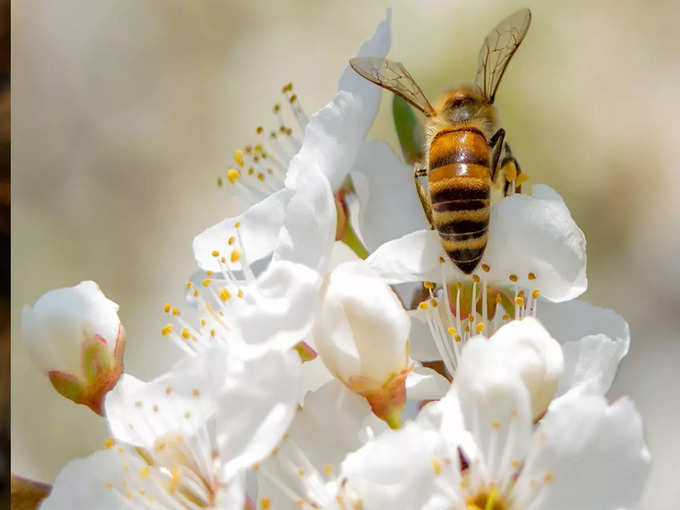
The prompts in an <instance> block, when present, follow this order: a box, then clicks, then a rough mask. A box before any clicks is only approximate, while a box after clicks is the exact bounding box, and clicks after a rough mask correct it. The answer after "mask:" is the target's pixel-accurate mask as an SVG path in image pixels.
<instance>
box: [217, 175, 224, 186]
mask: <svg viewBox="0 0 680 510" xmlns="http://www.w3.org/2000/svg"><path fill="white" fill-rule="evenodd" d="M222 184H224V183H223V182H222V177H218V178H217V187H218V188H221V187H222Z"/></svg>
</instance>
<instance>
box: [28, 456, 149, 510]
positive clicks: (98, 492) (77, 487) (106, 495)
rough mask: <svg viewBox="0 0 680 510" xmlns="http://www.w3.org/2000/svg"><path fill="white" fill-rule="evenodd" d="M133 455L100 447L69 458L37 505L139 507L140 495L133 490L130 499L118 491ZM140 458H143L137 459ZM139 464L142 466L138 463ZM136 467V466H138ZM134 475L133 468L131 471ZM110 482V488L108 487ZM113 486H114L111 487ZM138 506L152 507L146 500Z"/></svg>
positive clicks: (51, 509)
mask: <svg viewBox="0 0 680 510" xmlns="http://www.w3.org/2000/svg"><path fill="white" fill-rule="evenodd" d="M131 460H133V458H132V456H130V455H127V454H120V453H118V452H117V451H115V450H103V451H99V452H97V453H94V454H92V455H90V456H89V457H86V458H84V459H78V460H74V461H71V462H69V463H68V464H66V466H64V468H63V469H62V470H61V472H60V473H59V475H58V476H57V479H56V480H55V482H54V485H53V487H52V491H51V492H50V495H49V496H48V497H47V499H45V500H44V501H43V502H42V504H41V505H40V508H41V509H42V510H71V509H73V508H91V509H92V510H118V509H137V508H140V500H142V499H143V498H142V497H141V496H140V495H139V494H138V493H137V492H136V491H135V492H134V493H132V492H131V491H130V495H131V496H132V497H131V498H130V499H128V498H126V497H125V495H124V494H125V493H126V492H127V491H126V490H125V489H123V490H122V491H121V487H120V482H121V480H125V479H127V478H128V477H129V476H130V473H129V472H126V471H125V469H124V465H125V464H126V463H128V469H130V467H132V468H133V469H134V468H135V467H136V466H134V465H133V466H129V463H130V461H131ZM138 460H139V462H140V463H141V462H143V461H142V460H141V459H138ZM140 467H141V466H140ZM137 469H139V468H137ZM134 474H135V475H136V472H135V473H134ZM107 483H110V484H112V488H109V487H107V485H106V484H107ZM114 486H115V489H114V488H113V487H114ZM141 508H154V506H152V505H150V504H148V505H143V506H141Z"/></svg>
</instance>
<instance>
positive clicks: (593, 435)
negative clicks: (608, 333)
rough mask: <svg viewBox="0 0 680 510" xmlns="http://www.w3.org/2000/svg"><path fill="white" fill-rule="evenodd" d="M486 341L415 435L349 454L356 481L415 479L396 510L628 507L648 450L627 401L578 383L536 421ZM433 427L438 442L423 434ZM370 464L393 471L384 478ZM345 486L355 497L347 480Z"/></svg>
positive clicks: (521, 383)
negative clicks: (405, 455) (611, 400)
mask: <svg viewBox="0 0 680 510" xmlns="http://www.w3.org/2000/svg"><path fill="white" fill-rule="evenodd" d="M493 345H494V341H493V340H490V341H489V340H486V339H484V338H481V337H478V338H474V339H472V340H471V341H470V343H469V344H468V345H467V346H466V348H465V349H464V351H463V357H462V361H461V369H460V370H459V373H458V377H457V379H456V382H455V385H454V386H452V388H451V390H450V392H449V394H448V395H447V396H446V398H444V399H443V400H442V401H440V402H439V403H436V404H430V405H428V406H426V407H425V409H423V411H422V412H421V416H419V418H418V421H417V422H416V423H414V424H413V425H412V427H413V428H419V429H420V433H419V434H411V436H410V437H408V436H407V434H406V432H405V431H397V432H395V433H393V437H392V438H391V439H390V441H391V443H392V444H391V445H390V447H386V448H383V449H382V450H380V451H378V450H376V449H373V450H368V447H369V445H366V446H365V447H364V448H362V450H366V451H367V452H369V453H370V454H364V453H363V452H362V450H360V451H359V452H357V454H353V455H357V456H358V457H359V458H360V459H361V462H355V463H354V464H353V466H354V478H356V477H357V476H358V474H360V475H362V476H363V477H364V478H366V479H368V481H369V482H372V483H381V482H382V483H383V484H385V481H386V480H392V481H393V484H394V485H397V484H398V485H397V487H399V488H404V487H413V486H415V484H416V481H417V484H418V485H419V486H422V487H424V488H425V490H423V491H414V492H415V493H416V494H417V495H418V496H420V498H419V499H417V500H415V501H413V500H412V501H410V502H409V505H407V506H400V508H414V509H416V508H418V509H420V508H422V509H429V510H434V509H456V510H457V509H460V510H473V509H474V510H489V509H493V510H499V509H516V508H517V509H527V508H531V509H532V510H542V509H545V510H560V509H564V510H568V509H574V508H579V509H592V510H608V509H610V510H615V509H617V508H620V507H628V506H630V505H633V504H635V502H636V501H637V499H638V498H639V496H640V493H641V490H642V487H643V484H644V480H645V478H646V476H647V473H648V470H649V452H648V451H647V448H646V446H645V444H644V440H643V433H642V425H641V422H640V418H639V416H638V414H637V412H636V411H635V409H634V407H633V405H632V403H631V402H630V401H629V400H627V399H621V400H619V401H618V402H616V403H615V404H613V405H611V406H609V405H607V402H606V401H605V399H604V398H603V397H602V396H601V395H600V393H599V389H597V388H594V387H593V386H592V385H590V384H583V385H580V386H579V387H577V388H574V389H572V390H570V391H569V392H568V393H567V394H565V395H564V396H563V397H561V398H560V399H558V400H555V401H553V403H552V404H551V405H550V408H549V409H548V412H547V413H546V415H545V416H544V418H543V419H542V420H541V421H540V422H539V423H538V425H536V426H534V425H533V418H532V412H531V394H530V392H529V391H528V388H527V384H526V381H525V380H523V378H522V377H521V375H520V374H518V373H516V371H515V370H514V367H513V366H512V363H506V362H505V361H504V359H503V357H502V356H496V355H490V356H480V355H479V354H480V351H479V349H481V351H486V354H489V352H488V350H489V349H493ZM474 351H478V352H474ZM468 353H470V354H468ZM431 431H435V432H437V433H438V434H440V441H439V442H438V441H436V440H424V439H423V438H425V437H427V434H428V433H429V432H431ZM406 441H409V442H410V443H411V444H410V445H409V446H406V445H405V442H406ZM404 449H406V450H407V451H409V452H411V453H410V455H409V462H408V464H406V463H405V462H404V461H403V460H402V459H401V458H400V455H401V452H402V451H404ZM351 457H352V456H350V458H351ZM376 466H378V467H382V466H389V467H390V468H391V469H392V470H395V471H396V472H393V473H391V474H390V475H385V474H384V472H385V470H386V469H384V468H383V469H377V468H376ZM388 473H389V471H388ZM388 476H389V478H388ZM348 484H351V485H352V486H353V487H354V488H355V490H357V492H358V493H359V496H360V497H362V500H363V494H362V493H361V485H359V484H357V483H356V482H354V481H353V478H352V476H349V477H348ZM365 485H368V484H367V483H364V486H365ZM393 487H394V486H392V490H395V489H394V488H393ZM430 488H432V490H429V489H430Z"/></svg>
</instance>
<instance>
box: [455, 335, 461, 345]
mask: <svg viewBox="0 0 680 510" xmlns="http://www.w3.org/2000/svg"><path fill="white" fill-rule="evenodd" d="M454 340H455V341H456V343H461V342H462V341H463V339H462V338H461V337H460V335H456V338H454Z"/></svg>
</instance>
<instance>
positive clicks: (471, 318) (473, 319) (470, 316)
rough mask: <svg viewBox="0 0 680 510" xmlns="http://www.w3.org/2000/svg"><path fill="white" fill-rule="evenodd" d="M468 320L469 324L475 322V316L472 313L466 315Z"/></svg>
mask: <svg viewBox="0 0 680 510" xmlns="http://www.w3.org/2000/svg"><path fill="white" fill-rule="evenodd" d="M468 320H469V321H470V324H472V323H473V322H475V318H474V317H473V316H472V315H468Z"/></svg>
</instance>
